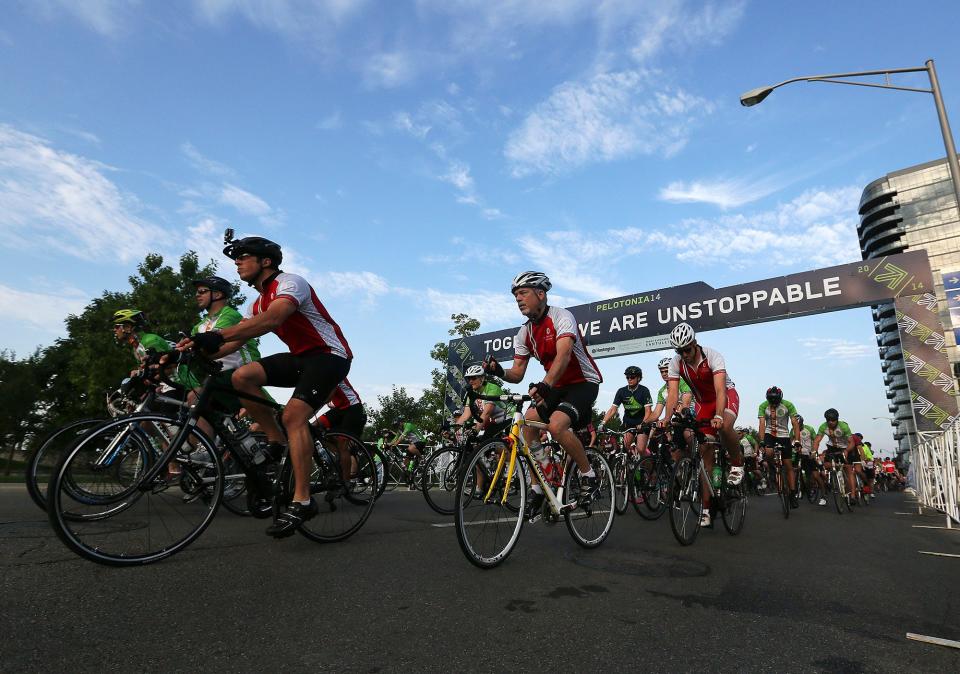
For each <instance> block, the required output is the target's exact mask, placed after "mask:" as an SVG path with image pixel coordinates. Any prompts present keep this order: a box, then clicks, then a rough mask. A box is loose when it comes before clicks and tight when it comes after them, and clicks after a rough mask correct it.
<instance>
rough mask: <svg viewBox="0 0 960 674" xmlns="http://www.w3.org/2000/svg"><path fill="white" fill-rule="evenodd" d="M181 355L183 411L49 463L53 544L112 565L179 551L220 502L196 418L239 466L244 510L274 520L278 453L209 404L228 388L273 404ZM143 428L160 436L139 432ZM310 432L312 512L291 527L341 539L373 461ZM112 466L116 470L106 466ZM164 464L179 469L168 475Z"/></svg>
mask: <svg viewBox="0 0 960 674" xmlns="http://www.w3.org/2000/svg"><path fill="white" fill-rule="evenodd" d="M184 360H185V362H190V361H191V360H192V364H193V366H194V367H195V368H196V369H198V370H199V371H201V372H202V373H203V375H204V376H203V384H202V385H201V387H200V389H199V392H198V395H197V400H196V403H195V404H194V405H193V406H192V407H191V408H190V409H189V411H188V413H187V414H186V415H185V416H182V417H176V416H169V415H163V414H159V413H153V412H146V413H140V414H134V415H130V416H127V417H122V418H119V419H113V420H110V421H107V422H104V423H103V424H101V425H99V426H97V427H95V428H93V429H91V430H89V431H88V432H87V433H85V434H84V435H83V436H82V437H80V438H79V440H77V441H76V442H75V443H74V444H73V445H72V446H71V448H70V449H69V450H68V451H67V452H66V453H65V454H64V456H63V457H62V458H61V460H60V462H59V463H58V464H57V467H56V469H55V470H54V472H53V474H52V476H51V479H50V484H49V487H48V491H47V512H48V516H49V519H50V523H51V525H52V526H53V529H54V531H55V532H56V533H57V536H58V537H59V538H60V540H61V541H62V542H63V543H64V544H65V545H66V546H67V547H68V548H69V549H70V550H72V551H73V552H75V553H76V554H78V555H80V556H81V557H83V558H85V559H89V560H91V561H94V562H97V563H100V564H106V565H114V566H131V565H142V564H148V563H151V562H155V561H159V560H161V559H164V558H166V557H169V556H170V555H172V554H175V553H177V552H179V551H181V550H183V549H184V548H186V547H187V546H188V545H189V544H190V543H192V542H193V541H194V540H196V539H197V538H198V537H199V536H200V534H201V533H203V531H204V530H205V529H206V528H207V527H208V526H209V525H210V523H211V521H212V520H213V517H214V515H215V514H216V512H217V510H218V508H219V506H220V505H221V503H222V502H223V498H224V485H225V483H226V480H227V473H226V471H225V469H224V463H223V459H222V457H221V453H220V452H219V451H218V450H217V448H216V447H215V446H214V444H213V442H212V441H211V440H210V439H209V438H208V437H207V436H206V435H205V434H204V433H202V432H201V431H200V430H199V429H198V428H197V420H198V419H199V417H200V416H204V417H205V418H206V419H207V420H208V421H209V422H211V424H212V425H213V427H214V429H215V430H216V432H217V434H218V435H219V436H220V438H221V439H222V440H223V443H224V446H225V447H226V448H227V449H228V450H229V452H230V454H231V456H232V457H234V458H235V459H236V461H237V463H238V465H239V466H240V467H241V469H242V474H243V476H244V480H245V483H246V499H247V503H248V507H249V510H250V514H251V515H253V516H254V517H258V518H265V517H270V516H271V515H274V516H275V515H277V514H279V512H281V511H282V510H284V509H286V507H287V506H288V505H289V504H290V501H291V499H292V495H293V472H292V469H291V465H290V461H289V453H288V450H285V451H284V452H283V455H282V456H281V457H279V458H278V460H276V461H274V460H273V457H271V456H269V453H268V452H267V448H266V447H264V446H262V445H261V444H260V443H259V442H258V441H257V439H256V438H255V437H254V436H252V435H251V434H250V433H249V431H247V430H246V429H243V428H241V427H239V426H238V425H237V423H236V422H235V421H233V419H232V418H231V417H230V416H229V415H227V414H223V413H218V412H217V410H215V409H214V405H215V402H214V400H213V394H214V393H215V392H217V391H224V392H230V393H231V394H233V395H236V396H238V397H241V398H245V399H249V400H252V401H254V402H258V403H261V404H263V405H267V406H270V407H272V408H273V409H275V410H279V409H280V406H279V405H277V404H276V403H274V402H273V401H271V400H267V399H264V398H259V397H256V396H250V395H247V394H245V393H242V392H239V391H234V390H233V389H230V388H228V387H225V386H223V385H221V384H218V383H217V382H216V381H215V380H214V378H213V375H214V374H215V373H216V372H218V371H219V364H218V363H211V362H209V361H207V360H205V359H201V358H197V357H193V358H191V357H190V354H185V358H184ZM151 426H156V427H161V428H164V429H168V431H169V432H168V434H163V435H154V434H152V433H148V432H146V431H145V430H144V428H150V427H151ZM315 437H316V439H315V442H314V452H313V460H314V465H313V468H312V471H311V475H310V477H309V481H310V493H311V495H312V496H316V497H318V501H319V503H318V504H319V513H318V514H317V515H316V516H315V517H314V518H313V519H311V520H309V521H308V522H306V523H305V524H304V525H303V526H302V527H300V529H298V532H299V533H300V534H301V535H303V536H305V537H307V538H309V539H311V540H314V541H318V542H332V541H338V540H343V539H344V538H347V537H349V536H351V535H352V534H354V533H355V532H356V531H358V530H359V529H360V527H362V526H363V524H364V522H366V520H367V518H368V517H369V515H370V512H371V510H372V508H373V503H374V500H375V494H376V490H377V472H376V467H375V463H374V460H373V457H372V456H371V454H370V452H369V451H368V450H367V448H366V446H365V445H364V444H363V443H362V442H360V441H359V440H357V439H356V438H354V437H352V436H350V435H348V434H345V433H338V432H322V431H319V432H317V435H316V436H315ZM154 457H155V458H154ZM118 463H119V465H121V466H122V467H123V470H119V471H118V470H116V469H115V467H114V466H115V465H116V464H118ZM171 464H175V465H176V466H177V467H178V468H179V471H176V472H171V471H170V469H169V467H170V466H171ZM77 487H79V489H77Z"/></svg>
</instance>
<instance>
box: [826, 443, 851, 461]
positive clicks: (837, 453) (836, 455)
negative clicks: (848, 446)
mask: <svg viewBox="0 0 960 674" xmlns="http://www.w3.org/2000/svg"><path fill="white" fill-rule="evenodd" d="M823 461H824V463H827V462H829V463H839V464H844V463H847V458H846V452H845V451H844V450H842V449H837V448H835V447H827V451H826V452H824V454H823Z"/></svg>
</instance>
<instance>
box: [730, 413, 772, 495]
mask: <svg viewBox="0 0 960 674" xmlns="http://www.w3.org/2000/svg"><path fill="white" fill-rule="evenodd" d="M737 437H739V438H740V447H742V448H743V468H744V472H745V473H746V474H749V475H750V476H751V478H752V480H753V482H754V484H757V485H759V486H760V489H766V488H767V485H766V483H765V482H764V480H763V475H762V474H761V473H760V469H759V467H758V466H757V450H758V449H759V448H758V447H757V441H756V440H755V439H754V438H753V436H752V435H750V434H749V433H747V429H746V428H744V427H743V426H740V427H738V428H737Z"/></svg>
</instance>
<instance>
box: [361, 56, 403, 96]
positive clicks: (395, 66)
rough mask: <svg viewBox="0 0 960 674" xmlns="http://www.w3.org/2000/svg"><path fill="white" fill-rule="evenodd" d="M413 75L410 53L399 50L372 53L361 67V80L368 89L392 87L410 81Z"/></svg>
mask: <svg viewBox="0 0 960 674" xmlns="http://www.w3.org/2000/svg"><path fill="white" fill-rule="evenodd" d="M415 75H416V64H415V63H414V60H413V58H412V55H410V54H408V53H405V52H399V51H398V52H383V53H380V54H374V55H373V56H371V57H370V58H369V59H368V60H367V62H366V64H365V65H364V67H363V81H364V84H365V85H366V86H367V88H369V89H393V88H396V87H399V86H401V85H403V84H406V83H407V82H409V81H411V80H412V79H413V78H414V76H415Z"/></svg>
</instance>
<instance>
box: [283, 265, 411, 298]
mask: <svg viewBox="0 0 960 674" xmlns="http://www.w3.org/2000/svg"><path fill="white" fill-rule="evenodd" d="M284 264H286V261H284ZM307 278H308V280H310V282H311V283H313V284H314V287H315V288H316V290H317V292H318V293H321V294H323V295H329V296H331V297H356V298H363V303H364V304H365V305H366V306H373V305H375V304H376V303H377V300H379V299H380V298H381V297H382V296H384V295H386V294H387V293H389V292H392V291H393V290H395V289H394V288H391V287H390V284H389V283H388V282H387V280H386V279H385V278H383V277H382V276H380V275H379V274H375V273H374V272H372V271H328V272H324V273H320V274H311V275H310V276H308V277H307Z"/></svg>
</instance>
